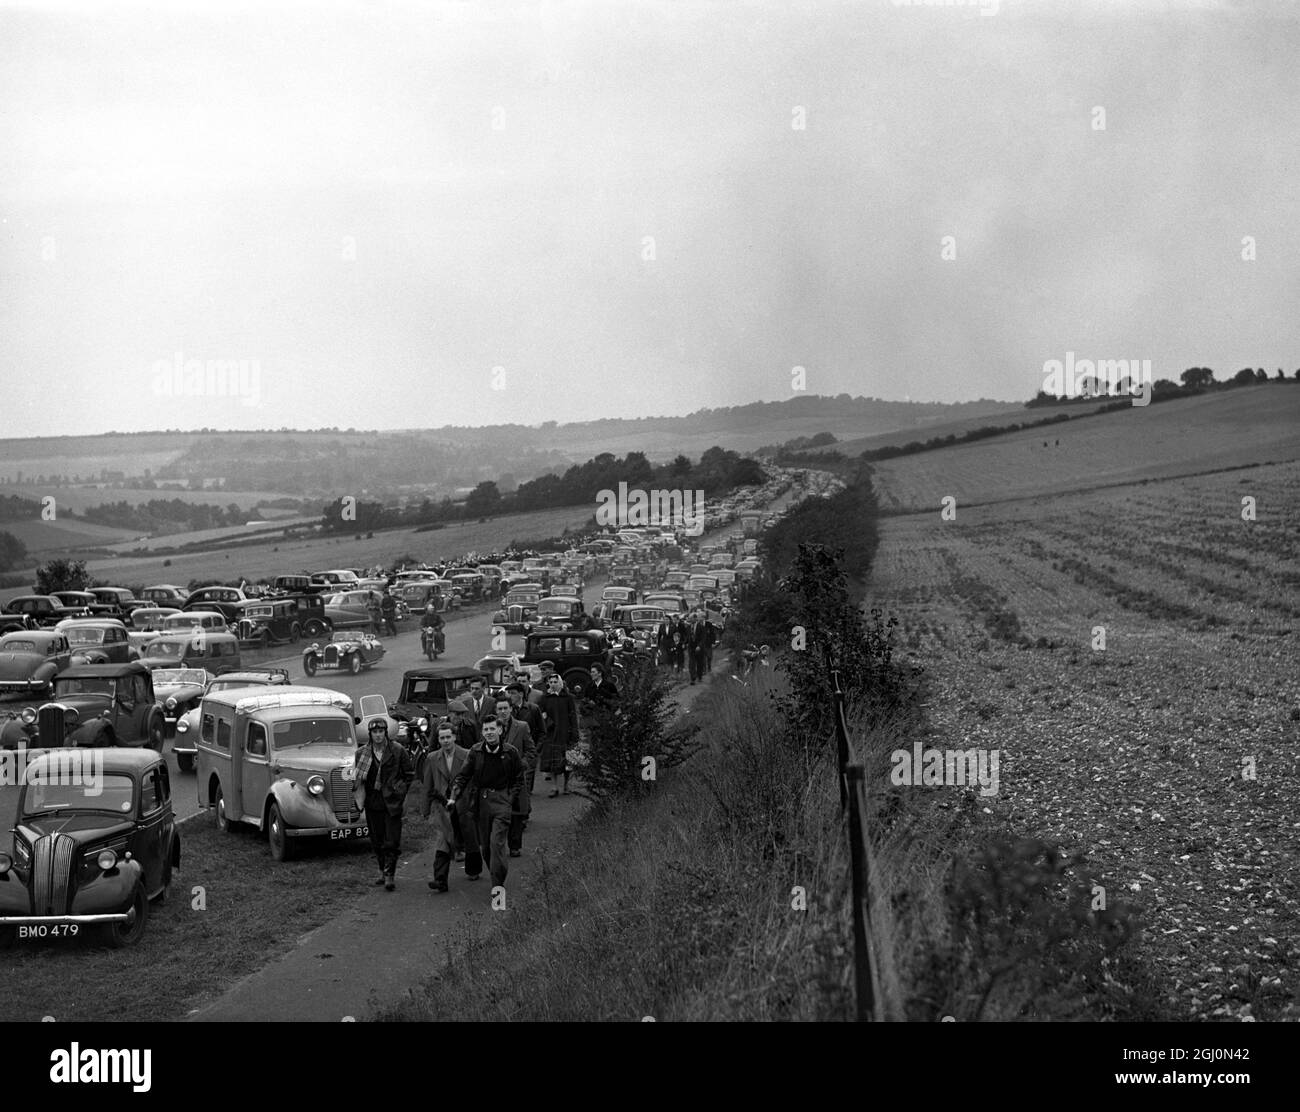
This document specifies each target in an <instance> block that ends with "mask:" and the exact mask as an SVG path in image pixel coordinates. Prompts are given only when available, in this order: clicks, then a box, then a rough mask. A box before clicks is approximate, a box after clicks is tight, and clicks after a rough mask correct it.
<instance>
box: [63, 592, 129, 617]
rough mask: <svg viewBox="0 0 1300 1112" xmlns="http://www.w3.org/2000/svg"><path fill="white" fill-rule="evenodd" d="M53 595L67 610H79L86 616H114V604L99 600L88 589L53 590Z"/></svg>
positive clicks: (115, 612) (116, 612) (115, 610)
mask: <svg viewBox="0 0 1300 1112" xmlns="http://www.w3.org/2000/svg"><path fill="white" fill-rule="evenodd" d="M54 597H55V598H56V599H58V600H59V602H60V603H61V604H62V605H63V606H64V607H66V608H67V609H68V610H80V611H82V615H81V616H83V617H87V618H116V617H118V616H119V615H118V610H117V607H116V606H113V605H110V604H107V603H103V602H100V601H99V599H97V598H96V597H95V596H94V595H93V594H91V593H90V592H89V591H55V592H54Z"/></svg>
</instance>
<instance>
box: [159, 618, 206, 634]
mask: <svg viewBox="0 0 1300 1112" xmlns="http://www.w3.org/2000/svg"><path fill="white" fill-rule="evenodd" d="M195 626H198V627H199V628H200V629H201V628H203V622H202V621H200V620H199V619H198V618H191V617H190V616H189V615H188V614H173V615H172V616H171V617H170V618H164V619H163V624H162V627H163V629H165V630H167V631H168V632H169V633H188V632H189V631H190V630H191V629H193V628H194V627H195Z"/></svg>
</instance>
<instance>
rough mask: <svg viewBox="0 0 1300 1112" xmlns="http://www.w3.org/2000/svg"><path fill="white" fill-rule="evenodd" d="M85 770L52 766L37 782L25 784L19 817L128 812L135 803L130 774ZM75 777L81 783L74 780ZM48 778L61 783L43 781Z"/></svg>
mask: <svg viewBox="0 0 1300 1112" xmlns="http://www.w3.org/2000/svg"><path fill="white" fill-rule="evenodd" d="M87 773H88V770H85V769H81V770H77V769H75V767H74V768H70V769H67V770H64V771H63V772H62V774H60V770H59V769H58V767H57V766H55V767H53V768H51V769H49V770H48V775H45V776H40V777H39V779H40V781H41V782H40V783H29V784H28V785H27V795H26V797H25V798H24V800H23V818H35V817H36V816H37V815H40V814H43V813H48V812H50V811H106V812H109V813H111V814H115V815H123V814H130V813H131V809H132V807H133V805H134V802H135V783H134V781H132V779H131V777H129V776H125V775H122V774H120V773H114V772H100V773H98V774H87ZM32 779H33V780H35V779H37V776H36V770H33V771H32ZM78 779H80V780H81V781H82V782H81V783H76V782H75V781H76V780H78ZM48 780H57V781H61V782H59V783H47V782H46V781H48ZM68 781H73V782H71V783H69V782H68Z"/></svg>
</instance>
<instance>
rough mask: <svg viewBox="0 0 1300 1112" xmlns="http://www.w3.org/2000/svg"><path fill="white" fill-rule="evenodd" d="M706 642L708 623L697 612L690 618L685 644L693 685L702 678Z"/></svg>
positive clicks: (706, 649)
mask: <svg viewBox="0 0 1300 1112" xmlns="http://www.w3.org/2000/svg"><path fill="white" fill-rule="evenodd" d="M708 642H709V623H708V622H706V621H705V620H704V617H703V615H702V614H701V613H700V612H699V611H698V610H697V611H695V613H694V614H693V615H692V616H691V624H690V629H689V634H688V636H687V644H686V647H687V652H688V654H689V657H690V672H691V683H695V682H696V681H698V680H700V679H702V678H703V676H704V660H705V656H706V655H707V651H708Z"/></svg>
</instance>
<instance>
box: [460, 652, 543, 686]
mask: <svg viewBox="0 0 1300 1112" xmlns="http://www.w3.org/2000/svg"><path fill="white" fill-rule="evenodd" d="M474 671H476V672H478V673H479V674H480V675H482V676H484V677H486V679H487V685H488V690H490V691H491V692H492V693H493V694H494V695H496V694H500V692H501V691H502V689H503V688H504V687H505V686H506V684H508V683H513V682H514V681H515V680H518V681H519V682H520V683H522V684H524V685H525V686H529V685H531V684H532V683H533V682H534V681H536V680H537V679H539V678H540V676H541V674H542V670H541V669H540V668H536V667H533V668H530V667H529V666H528V665H527V664H525V663H524V662H523V661H522V660H521V659H520V657H519V654H518V653H510V652H490V653H488V654H487V655H486V656H483V657H480V658H479V659H478V660H477V661H475V663H474Z"/></svg>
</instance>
